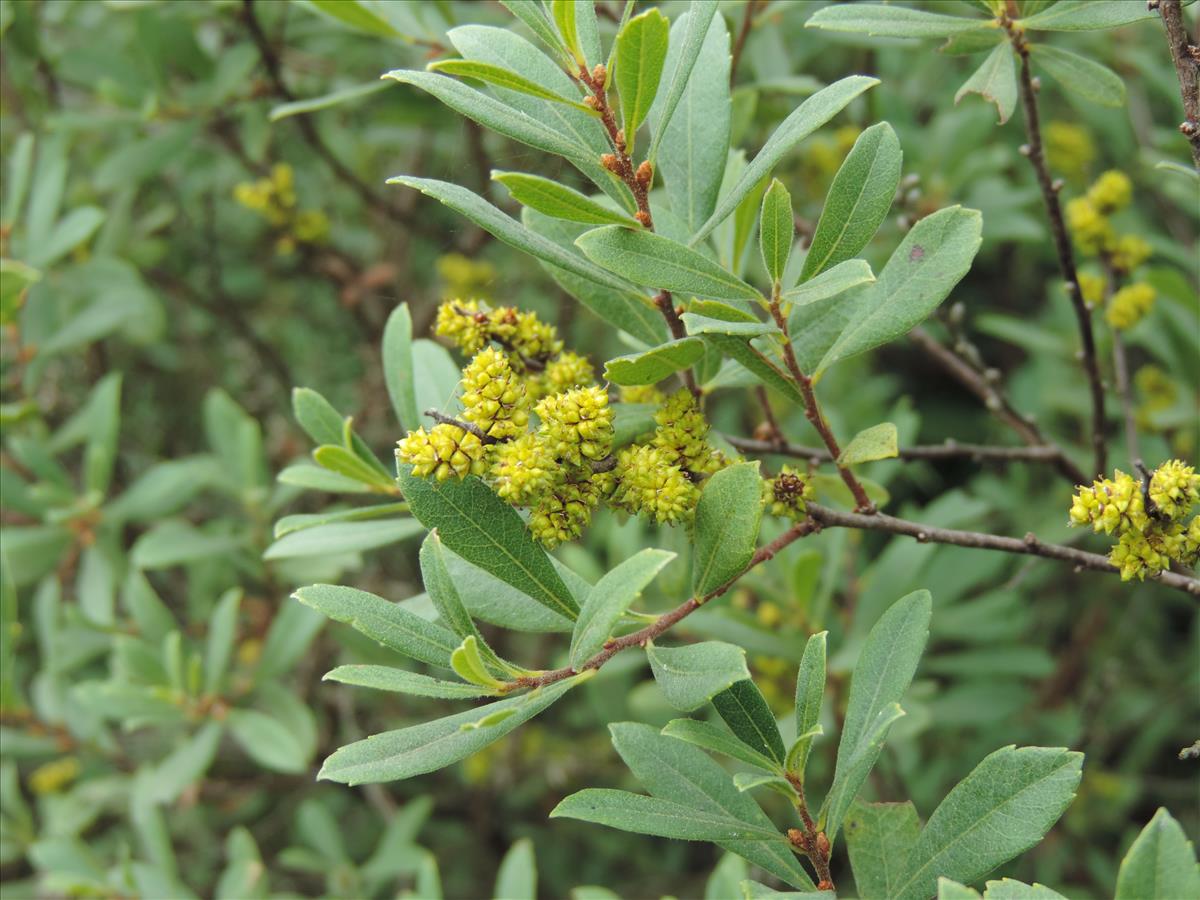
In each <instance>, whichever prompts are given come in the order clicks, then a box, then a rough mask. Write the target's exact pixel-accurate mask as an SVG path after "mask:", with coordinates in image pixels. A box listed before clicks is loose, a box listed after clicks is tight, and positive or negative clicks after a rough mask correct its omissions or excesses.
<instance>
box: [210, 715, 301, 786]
mask: <svg viewBox="0 0 1200 900" xmlns="http://www.w3.org/2000/svg"><path fill="white" fill-rule="evenodd" d="M225 722H226V724H227V725H228V726H229V733H230V734H232V735H233V739H234V740H235V741H236V742H237V743H238V745H239V746H240V747H241V748H242V749H243V750H244V751H245V752H246V755H247V756H249V757H250V758H251V759H252V760H254V761H255V762H256V763H258V764H259V765H260V766H263V767H264V768H266V769H270V770H271V771H272V772H283V773H285V774H288V775H299V774H300V773H302V772H305V771H307V769H308V754H307V753H306V752H305V748H304V746H303V745H302V744H301V743H300V740H299V739H298V738H297V737H296V736H295V735H294V734H293V733H292V731H291V730H290V729H289V728H288V727H287V726H285V725H284V724H283V722H281V721H280V720H279V719H276V718H275V717H274V716H269V715H267V714H266V713H264V712H259V711H258V710H257V709H232V710H230V711H229V714H228V715H227V716H226V718H225Z"/></svg>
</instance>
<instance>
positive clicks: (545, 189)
mask: <svg viewBox="0 0 1200 900" xmlns="http://www.w3.org/2000/svg"><path fill="white" fill-rule="evenodd" d="M492 180H493V181H499V182H500V183H501V184H503V185H504V186H505V187H506V188H508V192H509V193H510V194H512V197H513V199H514V200H516V201H517V202H518V203H520V204H521V205H523V206H528V207H531V208H533V209H536V210H537V211H538V212H540V213H542V214H543V215H547V216H552V217H554V218H556V219H566V220H567V221H568V222H583V223H584V224H586V225H612V224H616V225H627V226H632V227H634V228H640V227H641V226H640V225H639V224H638V222H637V220H636V219H633V218H631V217H630V216H627V215H624V214H623V213H619V212H613V211H612V210H611V209H609V208H608V207H606V206H601V205H600V204H599V203H597V202H596V201H595V200H593V199H592V198H590V197H586V196H584V195H583V194H581V193H579V191H577V190H574V189H573V188H569V187H567V186H566V185H562V184H559V183H558V182H557V181H551V180H550V179H549V178H542V177H541V176H539V175H526V174H525V173H523V172H492Z"/></svg>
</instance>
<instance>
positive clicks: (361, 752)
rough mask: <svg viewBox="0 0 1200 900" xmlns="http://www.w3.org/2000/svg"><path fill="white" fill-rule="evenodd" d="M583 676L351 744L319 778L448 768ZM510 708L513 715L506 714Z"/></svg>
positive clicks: (394, 775) (394, 776)
mask: <svg viewBox="0 0 1200 900" xmlns="http://www.w3.org/2000/svg"><path fill="white" fill-rule="evenodd" d="M584 677H586V676H578V675H577V676H575V677H574V678H567V679H564V680H563V681H559V682H557V683H555V684H552V685H549V686H547V687H544V688H539V689H538V690H536V691H534V692H533V693H530V694H522V695H520V696H517V697H509V698H507V699H505V700H498V701H496V702H495V703H489V704H486V705H485V706H480V707H477V708H475V709H469V710H467V711H466V712H461V713H458V714H456V715H453V716H446V717H445V718H443V719H435V720H434V721H432V722H425V723H423V724H421V725H413V726H411V727H409V728H401V729H398V730H396V731H385V732H383V733H382V734H375V735H372V736H371V737H368V738H364V739H363V740H361V741H355V742H354V743H353V744H347V745H346V746H345V747H342V748H341V749H339V750H338V751H337V752H335V753H334V754H333V755H332V756H330V757H329V758H328V759H327V760H325V764H324V765H323V766H321V771H320V772H319V773H318V774H317V778H318V779H324V780H327V781H337V782H341V783H342V784H349V785H356V784H368V783H371V782H378V781H397V780H399V779H402V778H411V777H412V776H414V775H423V774H425V773H426V772H433V771H435V770H437V769H441V768H444V767H446V766H448V765H450V764H451V763H456V762H458V761H459V760H461V759H465V758H466V757H468V756H470V755H471V754H473V753H477V752H478V751H480V750H482V749H483V748H484V747H486V746H488V745H489V744H492V743H494V742H496V741H498V740H499V739H500V738H502V737H504V736H505V735H506V734H508V733H509V732H511V731H512V730H513V729H515V728H517V727H518V726H519V725H522V724H524V723H525V722H527V721H528V720H530V719H532V718H533V717H534V716H536V715H537V714H538V713H540V712H542V710H544V709H546V708H547V707H548V706H550V705H551V704H552V703H554V701H556V700H557V699H558V698H559V697H561V696H562V695H563V694H565V693H566V692H567V691H569V690H570V689H571V688H573V687H574V686H575V685H576V684H578V683H579V682H580V681H581V680H583V678H584ZM505 713H508V715H507V716H504V714H505ZM497 714H500V716H504V717H503V718H499V716H498V715H497ZM492 717H496V718H499V721H496V718H493V721H494V724H491V725H483V726H480V722H481V720H484V719H488V718H492Z"/></svg>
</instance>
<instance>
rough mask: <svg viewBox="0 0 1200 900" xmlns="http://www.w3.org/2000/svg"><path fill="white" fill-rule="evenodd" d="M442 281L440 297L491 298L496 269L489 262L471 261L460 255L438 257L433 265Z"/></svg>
mask: <svg viewBox="0 0 1200 900" xmlns="http://www.w3.org/2000/svg"><path fill="white" fill-rule="evenodd" d="M434 265H435V267H436V268H437V273H438V277H439V278H441V280H442V285H443V287H442V296H443V297H444V298H445V299H447V300H451V299H453V298H455V297H482V298H484V299H487V298H489V297H490V296H491V289H492V284H493V283H494V282H495V280H496V267H495V266H493V265H492V264H491V263H489V262H483V261H481V260H477V259H471V258H470V257H468V256H463V255H462V254H461V253H447V254H445V255H444V256H439V257H438V259H437V262H436V263H435V264H434Z"/></svg>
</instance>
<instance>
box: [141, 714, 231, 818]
mask: <svg viewBox="0 0 1200 900" xmlns="http://www.w3.org/2000/svg"><path fill="white" fill-rule="evenodd" d="M221 731H222V728H221V723H219V722H207V723H206V724H204V725H203V726H201V727H200V729H199V730H197V731H196V733H195V734H194V735H192V736H191V737H190V738H188V739H187V740H185V741H183V743H181V744H179V746H177V747H176V748H175V749H174V750H172V751H171V752H170V753H169V754H168V755H167V756H166V757H164V758H163V760H162V762H160V763H158V764H157V765H156V766H155V767H154V770H153V774H152V775H151V776H150V779H149V785H148V789H149V791H150V793H151V795H152V796H153V798H154V802H156V803H174V802H175V801H176V800H177V799H178V798H179V795H180V794H182V793H183V792H184V791H185V790H186V789H187V788H188V787H189V786H191V785H193V784H195V783H196V782H198V781H200V779H202V778H203V777H204V773H205V772H207V771H208V768H209V766H211V765H212V761H213V759H215V758H216V755H217V747H218V745H219V744H220V742H221Z"/></svg>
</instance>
